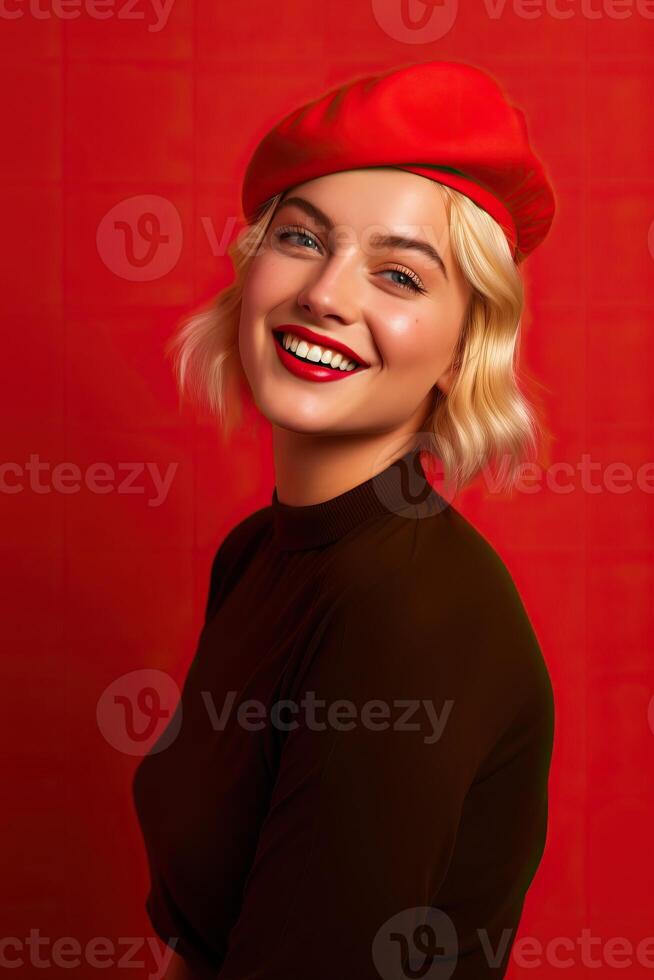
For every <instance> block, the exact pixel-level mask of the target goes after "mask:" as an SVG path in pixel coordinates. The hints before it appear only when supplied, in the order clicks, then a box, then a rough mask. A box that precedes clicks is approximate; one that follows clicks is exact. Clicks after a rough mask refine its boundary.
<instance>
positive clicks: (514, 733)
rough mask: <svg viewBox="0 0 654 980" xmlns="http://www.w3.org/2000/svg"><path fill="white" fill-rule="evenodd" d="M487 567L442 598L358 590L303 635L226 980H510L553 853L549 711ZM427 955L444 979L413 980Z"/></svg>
mask: <svg viewBox="0 0 654 980" xmlns="http://www.w3.org/2000/svg"><path fill="white" fill-rule="evenodd" d="M493 562H494V564H493V574H492V576H491V577H490V578H489V580H488V581H483V579H484V576H483V575H481V574H480V578H479V581H478V582H471V583H470V591H468V590H467V589H466V588H463V587H461V583H458V584H457V583H455V582H454V580H451V581H449V582H448V577H447V576H444V577H443V594H442V595H441V596H440V597H435V596H434V595H433V594H431V593H430V591H429V589H428V588H427V589H420V588H415V587H412V589H411V590H410V591H407V590H403V586H402V581H401V578H394V577H393V576H390V577H388V578H387V582H386V584H385V585H384V584H382V585H381V586H380V584H379V583H377V585H376V586H375V587H374V588H369V589H366V588H357V589H356V590H355V591H354V593H353V594H351V595H350V596H349V597H348V599H347V601H344V602H343V603H341V605H340V607H339V608H338V609H336V610H334V613H333V615H332V616H330V617H328V618H326V620H325V621H323V622H322V623H321V624H320V625H319V627H318V628H317V629H316V630H315V632H314V634H313V636H312V637H311V641H310V643H309V644H308V648H307V649H306V651H305V655H304V657H303V659H302V668H301V669H300V670H297V671H296V675H295V676H294V677H293V678H292V682H289V683H288V684H287V686H286V690H285V694H286V698H287V700H288V702H289V703H287V704H286V706H285V708H284V709H283V710H281V706H280V718H282V719H283V721H284V722H285V723H286V728H287V730H282V729H283V726H280V727H279V732H278V740H279V744H280V763H279V769H278V774H277V778H276V782H275V784H274V788H273V793H272V798H271V801H270V806H269V809H268V812H267V815H266V817H265V820H264V822H263V824H262V827H261V832H260V836H259V840H258V845H257V849H256V854H255V858H254V862H253V864H252V867H251V869H250V871H249V874H248V876H247V879H246V881H245V884H244V888H243V894H242V902H241V907H240V912H239V915H238V919H237V921H236V924H235V926H234V928H233V929H232V931H231V934H230V936H229V942H228V948H227V953H226V957H225V960H224V962H223V966H222V969H221V970H220V971H219V974H218V977H219V980H308V978H310V980H336V978H338V980H368V978H369V980H373V978H375V980H378V978H379V977H380V976H381V977H383V978H386V977H388V978H390V977H400V976H443V977H444V976H448V977H449V976H453V977H455V978H460V980H463V978H476V980H480V978H482V977H487V976H488V977H502V976H504V974H505V971H506V968H507V961H508V956H509V953H510V949H511V946H512V945H513V941H514V939H515V932H516V929H517V925H518V922H519V919H520V915H521V911H522V906H523V901H524V896H525V892H526V890H527V888H528V886H529V884H530V882H531V880H532V878H533V875H534V873H535V870H536V868H537V866H538V863H539V861H540V858H541V855H542V852H543V848H544V844H545V837H546V827H547V778H548V770H549V763H550V755H551V749H552V738H553V702H552V692H551V687H550V682H549V677H548V674H547V670H546V668H545V665H544V662H543V659H542V655H541V651H540V648H539V646H538V643H537V640H536V638H535V635H534V633H533V630H532V627H531V624H530V621H529V620H528V618H527V615H526V613H525V611H524V608H523V606H522V603H521V600H520V598H519V596H518V594H517V591H516V590H515V587H514V586H513V583H512V581H511V579H510V578H509V576H508V573H506V572H505V570H504V569H503V566H501V565H500V563H499V560H497V561H496V560H495V559H493ZM482 582H483V591H482V593H481V594H480V593H479V588H480V583H482ZM473 593H474V594H475V601H474V603H473V604H471V603H470V600H469V597H470V595H471V594H473ZM435 610H442V611H441V612H438V611H435ZM307 695H309V697H310V698H311V699H312V701H313V700H314V699H315V705H314V708H313V709H312V708H311V707H310V703H309V702H308V701H307V700H306V696H307ZM303 698H304V699H305V700H304V701H303ZM323 702H324V705H323V706H322V707H320V706H321V704H323ZM330 713H331V714H330ZM330 718H331V721H330V720H329V719H330ZM321 723H324V724H323V725H322V727H321ZM432 952H433V953H434V954H435V955H436V957H441V958H442V959H443V960H447V962H448V963H449V967H447V970H448V972H439V973H426V972H420V968H421V967H423V968H424V964H425V957H426V956H429V955H431V953H432ZM494 953H495V954H497V957H498V959H497V960H496V961H493V954H494ZM407 966H408V968H409V970H414V971H416V972H413V973H412V972H409V970H407V972H402V970H403V969H406V968H407ZM450 967H451V969H452V972H449V969H450ZM440 969H441V970H445V969H446V967H445V965H444V964H442V965H441V966H440Z"/></svg>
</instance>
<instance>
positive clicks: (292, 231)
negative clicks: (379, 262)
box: [275, 225, 427, 293]
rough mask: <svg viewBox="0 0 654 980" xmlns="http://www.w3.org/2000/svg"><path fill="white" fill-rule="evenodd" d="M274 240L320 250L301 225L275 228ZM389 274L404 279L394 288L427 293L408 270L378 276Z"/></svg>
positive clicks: (396, 283)
mask: <svg viewBox="0 0 654 980" xmlns="http://www.w3.org/2000/svg"><path fill="white" fill-rule="evenodd" d="M275 238H276V239H277V240H278V241H280V242H282V241H288V242H289V243H290V244H292V245H294V244H297V245H299V246H300V247H301V248H310V249H312V251H314V252H315V251H318V252H319V251H320V249H321V246H320V244H319V243H318V239H317V238H314V236H313V235H311V234H310V233H309V232H308V231H307V229H306V228H303V227H302V225H284V226H282V227H280V228H277V229H276V231H275ZM291 239H300V241H299V242H298V241H295V242H292V241H290V240H291ZM307 242H313V246H312V245H307V244H306V243H307ZM314 246H315V247H314ZM389 272H390V273H391V274H395V275H396V276H403V277H404V279H405V281H404V282H398V281H397V280H395V281H394V283H393V284H394V285H395V286H399V287H400V289H408V290H409V292H412V293H425V292H426V291H427V290H426V289H424V287H423V286H422V284H421V282H420V280H419V279H418V277H417V276H416V275H415V273H413V272H411V271H410V270H409V269H401V268H394V269H382V271H381V272H380V273H379V275H381V276H383V275H387V274H388V273H389Z"/></svg>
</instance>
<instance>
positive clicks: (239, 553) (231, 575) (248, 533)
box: [205, 506, 272, 619]
mask: <svg viewBox="0 0 654 980" xmlns="http://www.w3.org/2000/svg"><path fill="white" fill-rule="evenodd" d="M271 521H272V508H271V507H270V506H268V507H261V508H260V509H259V510H256V511H254V513H252V514H249V515H248V516H247V517H244V518H243V520H241V521H239V523H238V524H236V525H235V526H234V527H233V528H232V529H231V530H230V531H228V532H227V534H226V535H225V537H224V538H223V540H222V542H221V543H220V545H219V546H218V548H217V550H216V552H215V554H214V557H213V559H212V562H211V570H210V573H209V590H208V596H207V602H206V610H205V619H207V618H208V616H209V614H210V612H211V611H212V610H213V609H215V608H216V606H217V604H218V602H219V601H220V600H221V599H222V598H224V596H225V595H226V594H227V592H228V591H229V590H230V589H231V587H232V585H233V584H234V582H235V581H236V580H237V578H238V577H239V575H240V574H242V572H243V571H244V569H245V568H246V567H247V565H248V564H249V562H250V560H251V558H252V556H253V554H254V553H255V552H256V550H257V548H258V547H259V546H260V544H261V542H262V541H263V540H264V539H265V538H266V536H267V535H269V534H270V532H271Z"/></svg>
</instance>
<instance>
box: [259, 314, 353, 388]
mask: <svg viewBox="0 0 654 980" xmlns="http://www.w3.org/2000/svg"><path fill="white" fill-rule="evenodd" d="M296 330H297V327H294V328H293V330H292V331H291V330H286V329H285V330H283V331H282V330H281V329H280V330H279V331H278V330H274V331H273V340H274V343H275V350H276V351H277V356H278V357H279V359H280V361H281V362H282V364H283V365H284V367H285V368H286V369H287V371H290V372H291V374H294V375H296V377H298V378H302V379H303V380H305V381H340V380H341V379H342V378H347V377H349V376H350V375H352V374H359V372H360V371H365V367H364V366H363V365H359V366H357V367H354V368H352V370H351V371H341V369H340V368H333V367H331V366H330V365H328V364H321V363H320V362H316V361H307V360H305V359H304V358H301V357H296V356H295V354H293V352H292V351H291V350H286V348H285V347H284V343H283V339H284V333H295V331H296ZM310 333H311V331H310V330H304V328H303V333H302V339H306V340H307V341H309V340H310V339H313V338H311V337H309V336H307V334H310ZM295 335H296V336H300V334H299V333H296V334H295ZM314 336H317V334H314ZM315 343H318V341H317V340H316V341H315ZM321 346H322V345H321ZM324 346H325V347H327V344H324ZM329 347H330V350H334V351H335V350H336V349H337V348H336V346H334V345H332V344H331V343H330V345H329ZM338 349H339V350H340V351H341V352H344V351H348V352H349V348H344V345H342V344H341V345H339V346H338ZM352 360H354V355H353V356H352Z"/></svg>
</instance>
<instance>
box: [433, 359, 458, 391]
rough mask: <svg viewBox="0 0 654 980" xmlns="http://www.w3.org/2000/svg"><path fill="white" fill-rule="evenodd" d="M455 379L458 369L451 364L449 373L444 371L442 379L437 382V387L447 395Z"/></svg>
mask: <svg viewBox="0 0 654 980" xmlns="http://www.w3.org/2000/svg"><path fill="white" fill-rule="evenodd" d="M455 377H456V368H455V367H454V365H453V364H450V366H449V368H448V369H447V371H444V372H443V374H441V376H440V378H439V379H438V381H437V382H436V385H437V387H438V388H440V389H441V391H442V392H443V393H444V394H445V395H446V394H447V393H448V391H449V390H450V388H451V387H452V384H453V382H454V378H455Z"/></svg>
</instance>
